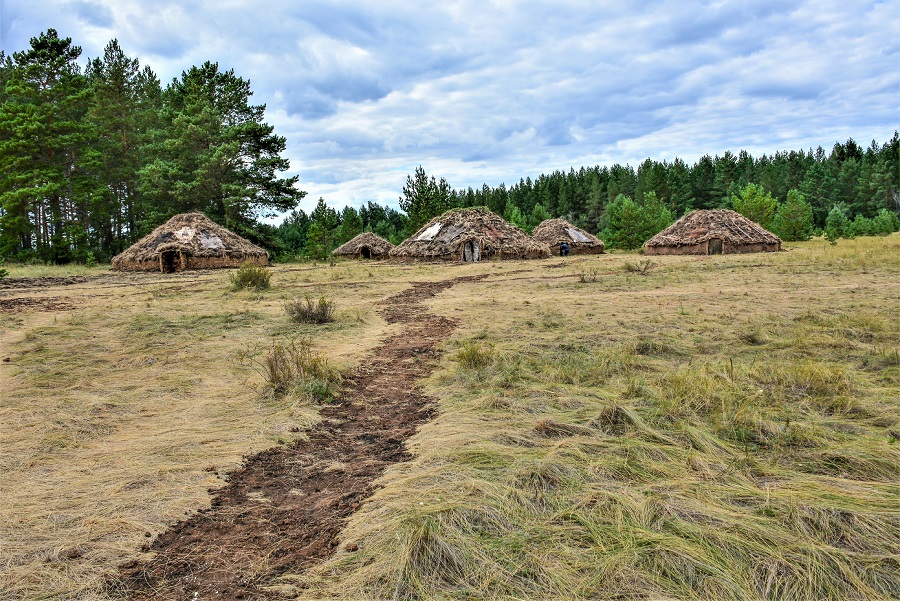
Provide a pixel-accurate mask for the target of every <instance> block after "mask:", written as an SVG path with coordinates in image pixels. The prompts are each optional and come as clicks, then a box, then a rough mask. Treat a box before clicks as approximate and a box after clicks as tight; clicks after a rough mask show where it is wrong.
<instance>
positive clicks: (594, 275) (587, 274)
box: [578, 269, 599, 284]
mask: <svg viewBox="0 0 900 601" xmlns="http://www.w3.org/2000/svg"><path fill="white" fill-rule="evenodd" d="M598 279H599V272H598V271H597V270H596V269H588V270H587V271H582V272H581V273H579V274H578V281H579V282H581V283H582V284H593V283H594V282H596V281H597V280H598Z"/></svg>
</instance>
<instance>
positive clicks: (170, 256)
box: [159, 250, 181, 273]
mask: <svg viewBox="0 0 900 601" xmlns="http://www.w3.org/2000/svg"><path fill="white" fill-rule="evenodd" d="M180 268H181V253H179V252H178V251H176V250H167V251H165V252H163V253H162V254H160V255H159V270H160V271H162V272H163V273H175V272H176V271H178V270H179V269H180Z"/></svg>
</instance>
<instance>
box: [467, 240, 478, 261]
mask: <svg viewBox="0 0 900 601" xmlns="http://www.w3.org/2000/svg"><path fill="white" fill-rule="evenodd" d="M479 259H481V247H480V246H479V245H478V243H477V242H475V241H474V240H469V241H467V242H466V243H465V244H464V245H463V261H465V262H466V263H472V262H474V261H478V260H479Z"/></svg>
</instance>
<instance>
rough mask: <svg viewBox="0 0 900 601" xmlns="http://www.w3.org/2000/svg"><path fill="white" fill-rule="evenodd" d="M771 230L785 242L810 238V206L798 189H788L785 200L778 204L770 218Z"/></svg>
mask: <svg viewBox="0 0 900 601" xmlns="http://www.w3.org/2000/svg"><path fill="white" fill-rule="evenodd" d="M772 231H773V232H774V233H775V234H778V236H779V237H780V238H781V239H782V240H785V241H787V242H796V241H799V240H809V239H810V238H812V235H813V210H812V206H811V205H810V204H809V203H808V202H806V199H805V198H804V197H803V194H801V193H800V192H799V191H798V190H791V191H789V192H788V195H787V200H785V201H784V202H783V203H782V204H780V205H778V208H777V209H776V211H775V218H774V219H773V220H772Z"/></svg>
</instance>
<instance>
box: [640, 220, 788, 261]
mask: <svg viewBox="0 0 900 601" xmlns="http://www.w3.org/2000/svg"><path fill="white" fill-rule="evenodd" d="M779 250H781V238H779V237H778V236H776V235H775V234H773V233H772V232H770V231H768V230H766V229H763V227H762V226H760V225H759V224H758V223H756V222H755V221H752V220H750V219H747V218H746V217H744V216H743V215H741V214H740V213H738V212H736V211H729V210H726V209H719V210H710V211H691V212H690V213H688V214H687V215H685V216H684V217H682V218H681V219H679V220H678V221H676V222H675V223H673V224H672V225H670V226H669V227H667V228H666V229H664V230H663V231H661V232H660V233H658V234H656V235H655V236H653V237H652V238H650V239H649V240H648V241H647V242H645V243H644V254H647V255H730V254H736V253H759V252H776V251H779Z"/></svg>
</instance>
